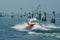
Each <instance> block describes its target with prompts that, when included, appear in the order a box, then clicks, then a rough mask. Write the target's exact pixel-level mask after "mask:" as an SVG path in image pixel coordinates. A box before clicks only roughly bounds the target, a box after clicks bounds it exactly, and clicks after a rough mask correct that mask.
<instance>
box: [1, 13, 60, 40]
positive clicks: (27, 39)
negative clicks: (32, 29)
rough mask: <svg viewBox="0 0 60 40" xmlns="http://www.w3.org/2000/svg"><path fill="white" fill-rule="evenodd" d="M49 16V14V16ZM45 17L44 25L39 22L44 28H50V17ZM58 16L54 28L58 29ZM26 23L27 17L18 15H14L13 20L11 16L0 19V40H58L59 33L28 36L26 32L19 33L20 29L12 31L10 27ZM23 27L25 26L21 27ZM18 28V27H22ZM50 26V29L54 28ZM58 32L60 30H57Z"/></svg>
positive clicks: (59, 38) (57, 15) (59, 39)
mask: <svg viewBox="0 0 60 40" xmlns="http://www.w3.org/2000/svg"><path fill="white" fill-rule="evenodd" d="M49 15H50V14H49ZM49 15H47V21H46V22H45V23H44V22H42V21H41V20H40V22H41V23H42V24H46V26H48V27H49V26H50V27H51V26H52V25H53V24H51V23H50V20H51V19H50V16H49ZM59 17H60V14H56V22H55V24H54V26H56V27H60V18H59ZM23 22H27V15H26V16H23V17H22V18H21V17H20V16H19V15H15V16H14V17H13V18H11V16H5V17H0V40H60V32H58V33H42V32H40V33H33V34H28V33H27V32H26V31H20V29H14V28H12V27H14V26H16V25H20V24H23ZM23 26H25V25H23ZM23 26H20V27H23ZM54 26H52V27H54ZM57 30H58V31H60V29H57Z"/></svg>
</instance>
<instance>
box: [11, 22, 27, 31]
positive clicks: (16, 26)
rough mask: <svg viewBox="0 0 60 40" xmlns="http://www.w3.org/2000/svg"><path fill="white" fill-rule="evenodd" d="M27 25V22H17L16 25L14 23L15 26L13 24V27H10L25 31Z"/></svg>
mask: <svg viewBox="0 0 60 40" xmlns="http://www.w3.org/2000/svg"><path fill="white" fill-rule="evenodd" d="M27 26H28V25H27V23H25V22H24V23H22V24H18V25H15V26H13V27H11V28H13V29H16V30H18V31H26V29H25V28H26V27H27Z"/></svg>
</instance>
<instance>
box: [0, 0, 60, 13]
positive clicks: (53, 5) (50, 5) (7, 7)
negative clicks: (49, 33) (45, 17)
mask: <svg viewBox="0 0 60 40" xmlns="http://www.w3.org/2000/svg"><path fill="white" fill-rule="evenodd" d="M39 4H40V5H41V6H40V7H41V11H42V12H43V11H46V12H51V11H53V10H54V11H56V12H60V0H0V12H3V11H4V12H12V11H13V12H20V8H22V11H32V10H33V11H34V10H36V9H37V6H38V5H39Z"/></svg>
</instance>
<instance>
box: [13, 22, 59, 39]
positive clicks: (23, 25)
mask: <svg viewBox="0 0 60 40" xmlns="http://www.w3.org/2000/svg"><path fill="white" fill-rule="evenodd" d="M27 26H28V25H27V23H26V22H24V23H22V24H18V25H15V26H13V27H12V28H13V29H16V30H18V31H27V32H28V30H26V29H25V28H26V27H27ZM54 28H55V29H58V28H59V29H60V27H57V26H55V25H43V27H41V26H39V25H35V26H34V27H33V28H32V29H42V30H51V29H54ZM28 34H34V35H40V36H47V37H56V38H60V33H41V32H39V33H37V32H28Z"/></svg>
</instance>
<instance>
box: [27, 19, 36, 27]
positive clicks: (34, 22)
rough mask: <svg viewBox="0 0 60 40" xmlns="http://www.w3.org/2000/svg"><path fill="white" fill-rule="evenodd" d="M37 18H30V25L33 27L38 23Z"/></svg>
mask: <svg viewBox="0 0 60 40" xmlns="http://www.w3.org/2000/svg"><path fill="white" fill-rule="evenodd" d="M36 22H37V21H36V18H32V19H29V21H28V27H29V28H32V27H33V26H34V25H35V24H36Z"/></svg>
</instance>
